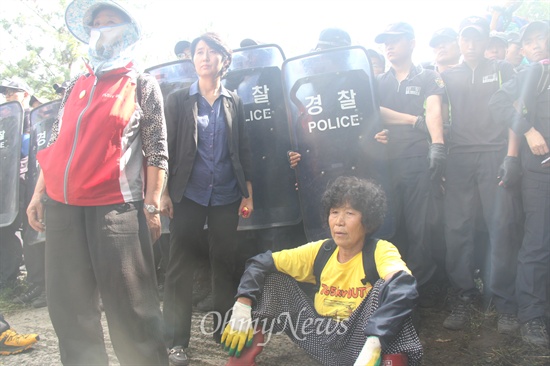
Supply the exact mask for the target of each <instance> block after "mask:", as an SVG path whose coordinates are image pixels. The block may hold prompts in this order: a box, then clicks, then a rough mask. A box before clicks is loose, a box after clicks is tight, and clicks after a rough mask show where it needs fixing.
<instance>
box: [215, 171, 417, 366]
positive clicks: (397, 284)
mask: <svg viewBox="0 0 550 366" xmlns="http://www.w3.org/2000/svg"><path fill="white" fill-rule="evenodd" d="M322 203H323V209H324V214H325V217H326V218H327V221H328V225H329V228H330V233H331V236H332V241H333V242H334V243H335V244H336V247H335V249H334V251H333V252H332V254H330V257H329V258H328V260H326V264H324V267H323V268H322V269H321V271H320V274H319V273H315V271H314V267H315V265H314V264H315V263H316V258H317V256H318V253H319V251H320V250H324V248H325V247H326V245H327V244H325V243H331V242H329V241H327V240H320V241H316V242H312V243H308V244H305V245H302V246H300V247H298V248H295V249H289V250H283V251H280V252H276V253H271V252H269V251H268V252H266V253H263V254H259V255H257V256H255V257H253V258H251V259H249V261H248V262H247V266H246V270H245V273H244V275H243V276H242V278H241V282H240V285H239V289H238V293H237V301H236V303H235V305H234V306H233V312H232V316H231V320H230V321H229V324H228V325H227V327H226V329H225V331H224V333H223V336H222V344H223V345H224V346H225V347H226V349H228V350H229V354H230V355H231V356H232V357H231V358H230V359H229V362H228V363H227V365H255V361H254V360H255V357H256V355H258V354H259V353H260V352H261V350H262V349H263V348H262V347H263V346H264V345H265V344H266V343H267V341H268V340H269V338H268V337H269V336H270V335H271V334H272V333H279V332H283V331H284V332H285V333H286V334H287V335H288V336H289V337H290V338H291V339H292V341H293V342H294V343H296V344H298V345H299V346H300V347H301V348H303V349H304V350H305V351H306V352H307V353H308V354H310V355H311V356H312V357H313V358H315V359H316V360H318V361H319V362H321V363H322V364H323V365H377V364H379V363H380V360H381V358H382V354H402V356H403V357H404V358H407V359H408V364H409V365H418V364H420V362H421V358H422V346H421V344H420V341H419V339H418V336H417V334H416V332H415V330H414V328H413V326H412V322H411V319H410V316H411V313H412V310H413V307H414V305H415V303H416V299H417V297H418V293H417V291H416V280H415V279H414V277H413V276H412V275H411V273H410V271H409V269H408V268H407V266H406V264H405V262H403V260H402V259H401V256H400V255H399V252H398V250H397V248H395V247H394V246H393V245H392V244H391V243H389V242H387V241H384V240H376V239H373V238H371V234H373V233H374V232H376V230H377V229H378V228H379V227H380V225H381V224H382V222H383V219H384V215H385V212H386V199H385V196H384V193H383V191H382V189H381V188H380V187H379V186H377V185H376V184H374V183H372V182H370V181H368V180H362V179H359V178H355V177H340V178H337V179H336V180H335V181H334V182H333V183H332V184H331V185H330V186H329V187H328V189H327V191H326V192H325V193H324V194H323V198H322ZM369 245H370V246H374V248H372V250H373V251H374V254H373V253H372V250H371V251H370V255H371V256H372V255H373V256H374V260H373V261H371V262H369V260H368V258H367V256H368V255H369V254H366V253H369V251H368V250H366V249H368V247H367V246H369ZM363 255H365V258H363ZM365 263H367V264H368V263H374V265H375V266H376V271H375V272H374V273H377V274H378V277H375V276H374V275H372V274H371V276H370V277H375V278H367V277H369V276H368V275H367V273H372V272H373V271H369V270H368V268H365V266H366V265H367V264H365ZM372 266H373V265H372V264H371V267H372ZM317 271H319V270H318V269H317ZM298 282H303V283H311V284H315V285H317V286H318V290H317V291H316V293H315V298H314V300H313V301H312V300H311V298H310V297H308V296H307V295H306V293H305V292H304V291H303V290H302V288H301V287H300V286H299V285H298ZM317 282H318V283H317ZM266 335H267V337H266ZM266 338H267V341H266ZM245 347H246V348H245Z"/></svg>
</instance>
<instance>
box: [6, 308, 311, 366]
mask: <svg viewBox="0 0 550 366" xmlns="http://www.w3.org/2000/svg"><path fill="white" fill-rule="evenodd" d="M4 315H5V317H6V320H7V321H8V322H9V323H10V325H11V326H12V328H14V329H15V330H17V331H18V332H19V333H38V334H39V335H40V341H39V342H38V343H37V344H36V345H35V346H34V347H33V348H32V349H31V350H29V351H27V352H24V353H21V354H18V355H12V356H0V365H6V366H7V365H10V366H11V365H13V366H26V365H29V366H30V365H32V366H55V365H61V362H60V360H59V350H58V344H57V337H56V335H55V332H54V330H53V327H52V324H51V322H50V318H49V315H48V310H47V308H42V309H34V308H28V309H24V310H19V311H17V312H11V313H6V314H4ZM204 315H205V314H204V313H199V312H195V313H193V329H192V339H191V346H190V348H189V356H190V357H191V363H190V365H192V366H207V365H225V362H226V361H227V354H226V353H225V352H223V350H222V349H221V348H220V347H219V346H218V345H216V344H215V343H214V341H213V340H212V337H211V336H209V335H205V334H202V333H201V331H200V329H201V323H204V324H205V325H206V328H205V329H210V325H211V322H210V317H208V318H207V319H206V320H204V321H203V318H204ZM102 322H103V329H104V331H105V341H106V344H107V352H108V354H109V360H110V364H111V365H119V363H118V361H117V358H116V356H115V354H114V352H113V349H112V347H111V343H110V340H109V334H108V332H107V323H106V321H105V317H104V316H103V319H102ZM257 361H258V365H260V366H296V365H300V366H318V365H319V363H317V362H315V361H313V360H312V359H311V358H310V357H309V356H308V355H307V354H305V353H304V352H303V351H302V350H301V349H299V348H298V347H297V346H296V345H294V344H293V343H292V342H291V341H290V340H289V339H288V338H287V337H286V336H284V335H277V336H273V337H272V339H271V340H270V342H269V343H268V344H267V346H266V348H265V350H264V352H262V353H261V355H260V356H258V358H257Z"/></svg>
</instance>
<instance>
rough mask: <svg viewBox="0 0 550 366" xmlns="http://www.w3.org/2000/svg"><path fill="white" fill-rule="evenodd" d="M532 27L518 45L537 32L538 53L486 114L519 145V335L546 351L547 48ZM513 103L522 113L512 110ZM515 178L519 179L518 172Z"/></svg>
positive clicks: (549, 209) (549, 245)
mask: <svg viewBox="0 0 550 366" xmlns="http://www.w3.org/2000/svg"><path fill="white" fill-rule="evenodd" d="M533 23H536V24H532V25H528V26H526V28H524V29H522V40H527V39H528V37H529V36H530V34H531V35H532V33H533V32H534V31H537V32H539V33H540V31H541V30H542V34H543V35H544V42H542V43H541V45H540V46H537V47H540V50H541V52H538V57H536V58H535V59H533V61H538V62H534V63H532V64H531V65H529V66H526V67H524V68H522V70H521V71H520V72H519V73H518V75H517V76H516V77H515V78H514V79H512V80H510V81H509V82H507V83H505V84H503V85H502V88H501V89H500V90H499V91H498V92H496V93H495V94H494V95H493V97H492V98H491V102H490V109H491V113H492V115H493V118H494V119H496V120H501V121H506V123H507V124H508V125H509V126H510V127H511V129H512V130H513V131H514V133H515V135H516V136H517V141H518V145H519V149H518V150H519V157H520V160H521V193H522V201H523V209H524V211H525V234H524V236H523V242H522V245H521V248H520V250H519V255H518V269H517V278H516V293H517V299H518V318H519V321H520V322H521V324H522V325H521V335H522V338H523V340H524V341H525V342H527V343H529V344H533V345H537V346H542V347H548V332H547V330H546V325H545V322H544V314H545V307H546V306H548V281H549V280H548V279H549V276H550V273H549V268H548V258H550V225H549V221H548V218H549V217H550V163H547V164H545V163H543V162H544V160H545V159H548V158H550V149H549V146H550V108H549V106H550V72H549V67H550V62H549V60H548V58H550V46H549V44H548V43H549V35H548V24H545V23H543V22H533ZM535 38H538V37H535ZM531 57H533V56H531ZM516 101H517V102H519V104H520V108H519V110H520V111H522V112H518V109H516V108H515V107H514V103H515V102H516ZM524 111H525V112H526V113H523V112H524ZM520 137H521V138H520ZM516 156H517V155H516ZM514 173H515V174H514V176H516V177H519V175H520V173H519V172H514Z"/></svg>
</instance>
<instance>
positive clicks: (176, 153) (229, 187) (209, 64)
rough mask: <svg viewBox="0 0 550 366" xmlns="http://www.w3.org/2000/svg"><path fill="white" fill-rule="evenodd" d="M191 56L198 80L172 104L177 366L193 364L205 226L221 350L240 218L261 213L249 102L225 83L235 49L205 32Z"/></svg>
mask: <svg viewBox="0 0 550 366" xmlns="http://www.w3.org/2000/svg"><path fill="white" fill-rule="evenodd" d="M191 54H192V58H193V62H194V64H195V69H196V71H197V74H198V76H199V79H198V81H196V82H195V83H193V84H192V85H191V86H190V87H188V88H184V89H182V90H178V91H176V92H174V93H172V94H170V95H169V96H168V98H167V100H166V123H167V130H168V151H169V171H170V178H169V180H168V188H167V189H166V190H165V192H164V194H163V198H162V203H161V209H162V212H163V214H165V215H168V216H169V217H170V218H171V222H170V259H169V262H168V268H167V271H166V280H165V292H164V320H165V324H166V342H167V346H168V348H170V355H169V358H170V362H171V363H172V364H173V365H176V366H185V365H187V364H188V363H189V359H188V357H187V355H186V353H185V351H186V348H187V347H188V346H189V339H190V334H191V313H192V303H191V301H192V296H191V295H192V289H193V272H194V270H195V265H196V263H197V256H198V253H199V252H200V249H199V244H200V234H201V232H202V230H203V228H204V225H205V223H206V222H207V224H208V245H209V257H210V265H211V267H212V292H213V298H214V310H215V313H214V329H213V331H214V333H213V336H214V340H215V341H216V342H218V343H219V342H220V339H221V332H222V331H223V324H222V322H223V319H224V318H225V313H226V312H227V311H228V310H229V309H230V308H231V307H232V305H233V302H234V296H235V294H236V291H237V284H238V283H237V280H235V277H238V276H239V274H237V275H235V269H237V268H239V265H238V263H236V262H237V256H236V252H237V241H236V234H237V224H238V221H239V216H240V215H242V216H244V217H249V216H250V214H252V211H253V209H254V206H253V202H252V182H251V181H250V177H251V156H250V149H249V145H248V139H247V136H246V134H245V130H244V122H245V117H244V107H243V103H242V101H241V100H240V98H239V97H238V96H237V95H236V94H235V93H233V92H231V91H229V90H227V89H225V88H224V87H223V85H222V83H221V79H222V77H223V76H224V75H225V73H226V72H227V69H228V67H229V65H230V63H231V50H230V49H229V48H228V47H227V46H226V45H225V43H224V42H223V41H222V40H221V39H220V37H219V36H218V35H217V34H215V33H205V34H203V35H201V36H200V37H198V38H196V39H195V40H194V41H193V42H192V43H191Z"/></svg>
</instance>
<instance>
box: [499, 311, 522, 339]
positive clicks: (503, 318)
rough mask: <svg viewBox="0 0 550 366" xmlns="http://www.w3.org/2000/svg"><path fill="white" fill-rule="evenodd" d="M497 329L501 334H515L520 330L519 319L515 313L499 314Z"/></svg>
mask: <svg viewBox="0 0 550 366" xmlns="http://www.w3.org/2000/svg"><path fill="white" fill-rule="evenodd" d="M497 330H498V332H499V333H500V334H508V335H515V334H517V331H518V330H519V321H518V318H517V316H515V315H514V314H498V321H497Z"/></svg>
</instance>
